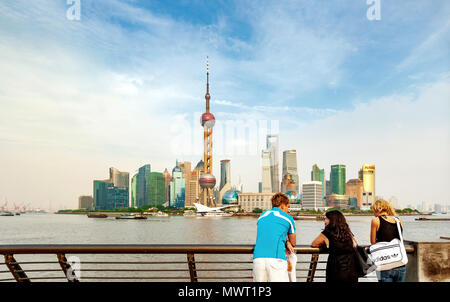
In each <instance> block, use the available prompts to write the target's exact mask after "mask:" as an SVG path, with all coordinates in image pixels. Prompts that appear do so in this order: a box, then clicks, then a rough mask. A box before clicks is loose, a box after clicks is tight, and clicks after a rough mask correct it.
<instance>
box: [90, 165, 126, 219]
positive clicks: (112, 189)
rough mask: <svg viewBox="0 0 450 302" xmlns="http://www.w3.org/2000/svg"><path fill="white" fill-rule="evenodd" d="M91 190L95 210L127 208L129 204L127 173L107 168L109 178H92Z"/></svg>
mask: <svg viewBox="0 0 450 302" xmlns="http://www.w3.org/2000/svg"><path fill="white" fill-rule="evenodd" d="M93 191H94V194H93V196H94V198H93V199H94V208H95V209H96V210H98V209H99V210H113V209H115V208H128V207H129V206H130V204H129V203H130V197H129V192H130V191H129V173H128V172H120V171H119V170H117V169H116V168H109V179H106V180H94V188H93Z"/></svg>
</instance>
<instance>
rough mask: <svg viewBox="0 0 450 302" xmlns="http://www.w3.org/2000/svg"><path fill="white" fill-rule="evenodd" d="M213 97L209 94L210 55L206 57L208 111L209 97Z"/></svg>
mask: <svg viewBox="0 0 450 302" xmlns="http://www.w3.org/2000/svg"><path fill="white" fill-rule="evenodd" d="M210 98H211V96H210V94H209V57H208V56H207V57H206V95H205V100H206V112H209V99H210Z"/></svg>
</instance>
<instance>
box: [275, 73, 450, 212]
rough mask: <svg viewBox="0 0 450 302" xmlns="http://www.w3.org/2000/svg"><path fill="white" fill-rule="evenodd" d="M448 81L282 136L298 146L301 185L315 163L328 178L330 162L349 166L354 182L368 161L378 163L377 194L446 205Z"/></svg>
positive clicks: (287, 144)
mask: <svg viewBox="0 0 450 302" xmlns="http://www.w3.org/2000/svg"><path fill="white" fill-rule="evenodd" d="M449 99H450V78H449V77H447V76H444V77H443V78H441V80H440V81H438V82H435V83H430V84H427V85H422V86H421V87H420V89H419V90H418V92H417V94H405V95H399V94H396V95H391V96H386V97H382V98H378V99H373V100H370V101H369V102H367V103H360V104H357V105H356V106H355V108H354V109H353V110H351V111H346V112H344V111H341V112H337V113H336V114H333V115H331V116H328V117H326V118H324V119H318V120H315V121H313V122H308V123H304V124H303V125H301V126H299V127H298V128H295V129H293V130H287V131H285V132H283V133H282V137H281V139H280V140H281V142H282V146H283V147H284V148H286V149H287V148H295V149H297V154H298V156H299V162H300V165H301V166H300V171H301V172H302V175H301V181H302V182H303V181H306V180H307V179H309V177H310V176H309V171H310V170H311V167H312V165H313V164H315V163H317V164H318V165H319V166H320V167H321V168H325V170H326V173H327V174H326V175H327V178H329V172H330V166H331V165H332V164H338V163H339V164H346V165H347V179H350V178H356V177H357V176H358V174H357V173H358V170H359V169H360V167H361V166H362V165H363V164H365V163H372V164H375V165H376V168H377V171H376V194H377V195H379V196H384V197H385V198H389V197H390V196H396V197H398V198H399V200H400V202H401V203H402V204H403V205H404V206H406V204H417V203H419V202H421V201H436V202H443V201H445V200H446V197H445V190H446V187H447V184H448V183H449V181H450V178H449V175H448V173H447V171H448V169H450V160H449V158H448V154H449V151H450V149H449V148H450V147H449V146H450V131H449V130H450V125H449V122H448V116H449V114H450V106H449V102H448V100H449Z"/></svg>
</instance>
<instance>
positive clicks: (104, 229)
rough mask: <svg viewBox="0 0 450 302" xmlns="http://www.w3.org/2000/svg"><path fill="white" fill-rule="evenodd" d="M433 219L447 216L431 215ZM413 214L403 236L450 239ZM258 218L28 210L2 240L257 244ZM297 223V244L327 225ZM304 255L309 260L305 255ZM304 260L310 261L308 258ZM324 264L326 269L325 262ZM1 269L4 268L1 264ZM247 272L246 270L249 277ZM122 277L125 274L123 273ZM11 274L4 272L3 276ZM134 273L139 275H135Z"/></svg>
mask: <svg viewBox="0 0 450 302" xmlns="http://www.w3.org/2000/svg"><path fill="white" fill-rule="evenodd" d="M432 217H448V216H443V215H433V216H432ZM415 218H417V216H402V217H401V219H402V221H403V224H404V239H405V240H413V241H425V240H426V241H433V240H436V239H439V237H441V236H445V237H450V222H449V221H416V220H415ZM346 219H347V222H348V224H349V226H350V228H351V230H352V232H353V233H354V234H355V236H356V238H357V240H358V243H359V244H361V245H364V244H369V243H370V241H369V240H370V239H369V235H370V221H371V219H372V217H368V216H353V217H349V216H347V217H346ZM256 221H257V220H256V218H254V217H182V216H170V217H149V218H148V219H147V220H124V219H114V218H106V219H105V218H103V219H102V218H88V217H87V216H86V215H74V214H72V215H69V214H66V215H64V214H29V213H27V214H23V215H20V216H13V217H8V216H0V244H254V243H255V238H256ZM295 224H296V229H297V244H298V245H310V244H311V242H312V241H313V240H314V238H315V237H316V236H317V235H318V234H319V233H320V232H321V231H322V230H323V227H324V223H323V221H305V220H296V221H295ZM149 256H151V257H150V258H151V259H153V260H154V259H163V258H161V257H163V256H160V255H126V256H122V257H123V258H121V259H120V260H127V261H132V260H136V259H140V260H142V259H150V258H149ZM44 257H46V258H45V259H46V260H48V259H51V260H52V261H53V260H55V259H54V258H56V257H55V256H54V255H46V256H39V257H37V256H33V255H23V256H20V255H18V256H17V257H16V258H20V259H17V260H18V261H29V260H30V259H33V260H35V259H40V260H43V259H44ZM49 257H50V258H49ZM80 257H81V258H82V259H81V262H83V261H87V260H95V261H100V260H109V261H111V255H82V256H80ZM115 257H117V256H115ZM165 257H166V258H164V259H170V260H171V261H177V260H180V259H181V261H186V255H184V256H182V255H169V256H168V255H165ZM217 257H219V256H216V257H214V256H207V255H203V256H202V255H198V257H197V256H196V260H197V261H198V259H215V260H217ZM239 257H241V258H240V259H244V260H245V261H247V260H248V261H251V255H245V256H239ZM239 257H238V258H239ZM302 257H306V258H308V256H306V255H305V256H302ZM309 257H310V256H309ZM323 257H325V258H323ZM306 258H305V259H306ZM220 259H237V258H236V255H226V256H220ZM306 260H307V261H309V258H308V259H306ZM320 260H321V261H322V260H326V255H321V259H320ZM199 266H200V265H198V267H197V268H199ZM3 267H4V266H3ZM200 267H201V266H200ZM30 268H36V265H32V266H30V267H28V268H24V269H30ZM56 268H57V267H56ZM249 268H250V267H249ZM297 268H298V267H297ZM319 268H320V266H319ZM322 268H324V267H323V266H322ZM0 269H1V270H3V269H2V268H1V267H0ZM30 274H31V273H30ZM83 274H84V275H83V276H89V275H88V273H84V272H83ZM138 274H139V273H138ZM186 274H187V273H186ZM236 274H237V273H235V275H236ZM249 274H250V273H244V275H247V276H248V275H249ZM98 275H100V274H99V273H94V274H91V275H90V276H98ZM123 275H124V274H121V276H123ZM203 275H204V276H211V275H212V274H211V273H208V272H206V273H204V274H203ZM318 275H319V272H318ZM10 276H11V275H9V276H6V275H0V279H2V278H5V277H10ZM48 276H50V275H48ZM132 276H136V274H133V275H132ZM215 276H220V274H217V273H216V274H215ZM239 276H242V274H239ZM318 279H319V278H318ZM60 281H61V280H60ZM147 281H148V280H147ZM213 281H216V280H213Z"/></svg>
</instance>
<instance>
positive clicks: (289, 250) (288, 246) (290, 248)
mask: <svg viewBox="0 0 450 302" xmlns="http://www.w3.org/2000/svg"><path fill="white" fill-rule="evenodd" d="M286 252H287V253H288V254H294V252H295V251H294V247H293V246H292V244H291V243H290V242H289V241H286Z"/></svg>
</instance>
